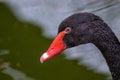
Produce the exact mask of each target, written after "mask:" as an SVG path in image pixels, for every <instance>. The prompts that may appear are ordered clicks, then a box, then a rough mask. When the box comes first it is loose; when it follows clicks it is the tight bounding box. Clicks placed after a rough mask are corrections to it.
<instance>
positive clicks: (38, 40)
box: [0, 3, 106, 80]
mask: <svg viewBox="0 0 120 80" xmlns="http://www.w3.org/2000/svg"><path fill="white" fill-rule="evenodd" d="M51 41H52V40H51V39H48V38H45V37H44V36H42V30H41V29H40V28H39V27H38V26H36V25H34V24H31V23H27V22H21V21H19V20H18V19H17V18H16V17H15V16H14V14H13V13H12V12H11V10H10V9H9V7H7V6H6V5H4V4H2V3H0V80H106V76H105V75H102V74H98V73H95V72H93V71H92V70H88V69H87V68H86V67H84V66H80V65H78V64H77V61H76V60H74V61H72V60H66V59H65V56H64V55H63V54H61V55H58V56H56V57H54V58H53V59H50V60H49V61H47V62H45V63H43V64H41V63H40V62H39V58H40V55H41V54H42V53H43V52H44V51H45V50H46V49H47V48H48V46H49V44H50V43H51Z"/></svg>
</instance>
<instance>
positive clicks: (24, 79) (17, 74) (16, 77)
mask: <svg viewBox="0 0 120 80" xmlns="http://www.w3.org/2000/svg"><path fill="white" fill-rule="evenodd" d="M0 69H2V70H1V72H2V73H4V74H7V75H9V76H10V77H12V78H13V80H35V79H33V78H31V77H28V76H27V75H26V74H25V73H23V72H21V71H19V70H17V69H14V68H12V67H10V63H9V62H4V63H2V64H1V65H0Z"/></svg>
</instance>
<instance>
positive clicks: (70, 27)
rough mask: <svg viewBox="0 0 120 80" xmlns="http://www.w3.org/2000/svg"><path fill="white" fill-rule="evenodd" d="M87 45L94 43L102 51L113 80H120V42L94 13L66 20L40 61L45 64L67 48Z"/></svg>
mask: <svg viewBox="0 0 120 80" xmlns="http://www.w3.org/2000/svg"><path fill="white" fill-rule="evenodd" d="M86 43H93V44H94V45H95V46H96V47H97V48H98V49H99V50H100V51H101V53H102V55H103V56H104V58H105V60H106V62H107V64H108V66H109V69H110V72H111V75H112V78H113V80H120V42H119V40H118V39H117V37H116V36H115V34H114V33H113V32H112V30H111V29H110V27H109V26H108V25H107V24H106V23H105V22H104V21H103V20H102V19H101V18H100V17H98V16H96V15H94V14H92V13H76V14H73V15H72V16H70V17H68V18H66V19H65V20H64V21H63V22H62V23H61V24H60V26H59V29H58V35H57V36H56V38H55V39H54V41H53V43H52V44H51V45H50V47H49V48H48V50H47V51H46V52H45V53H44V54H43V55H42V56H41V58H40V61H41V62H44V61H46V60H48V59H49V58H52V57H53V56H55V55H56V54H58V53H60V52H61V51H63V50H65V49H67V48H71V47H74V46H77V45H80V44H86Z"/></svg>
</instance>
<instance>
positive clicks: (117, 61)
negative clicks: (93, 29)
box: [94, 35, 120, 80]
mask: <svg viewBox="0 0 120 80" xmlns="http://www.w3.org/2000/svg"><path fill="white" fill-rule="evenodd" d="M94 44H95V45H96V46H97V47H98V48H99V49H100V51H101V52H102V54H103V56H104V58H105V60H106V62H107V64H108V66H109V69H110V72H111V75H112V77H113V80H120V42H119V41H118V39H117V38H116V37H115V35H113V36H112V37H111V36H108V35H106V36H105V35H104V36H101V37H99V39H96V40H95V42H94Z"/></svg>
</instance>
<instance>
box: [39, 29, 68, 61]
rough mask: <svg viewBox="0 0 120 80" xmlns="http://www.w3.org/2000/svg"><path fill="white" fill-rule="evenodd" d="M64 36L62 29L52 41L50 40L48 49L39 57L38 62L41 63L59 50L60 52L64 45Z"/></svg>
mask: <svg viewBox="0 0 120 80" xmlns="http://www.w3.org/2000/svg"><path fill="white" fill-rule="evenodd" d="M64 36H65V32H64V31H62V32H60V33H59V34H58V35H57V36H56V38H55V39H54V41H53V42H52V44H51V45H50V47H49V48H48V50H47V51H46V52H45V53H43V55H42V56H41V58H40V62H41V63H43V62H44V61H46V60H48V59H50V58H52V57H53V56H55V55H57V54H59V53H60V52H62V51H63V50H64V49H65V48H66V47H65V44H64V43H63V37H64Z"/></svg>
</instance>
